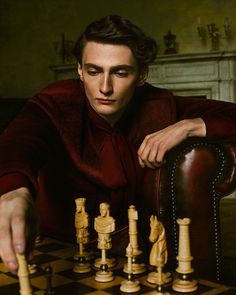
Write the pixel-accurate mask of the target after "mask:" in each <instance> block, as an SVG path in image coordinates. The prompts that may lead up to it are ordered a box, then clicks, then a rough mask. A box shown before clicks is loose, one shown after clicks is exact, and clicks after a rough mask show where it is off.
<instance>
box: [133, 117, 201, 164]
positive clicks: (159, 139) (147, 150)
mask: <svg viewBox="0 0 236 295" xmlns="http://www.w3.org/2000/svg"><path fill="white" fill-rule="evenodd" d="M192 136H198V137H205V136H206V125H205V122H204V121H203V119H201V118H196V119H184V120H181V121H179V122H176V123H175V124H173V125H170V126H168V127H166V128H164V129H162V130H160V131H157V132H154V133H151V134H149V135H147V136H146V137H145V138H144V141H143V142H142V144H141V146H140V148H139V150H138V160H139V164H140V166H141V167H143V168H144V167H145V166H146V167H149V168H153V169H154V168H157V167H160V166H161V165H162V164H163V162H164V156H165V154H166V152H168V151H169V150H171V149H172V148H173V147H175V146H177V145H178V144H180V143H181V142H182V141H184V140H185V139H186V138H188V137H192Z"/></svg>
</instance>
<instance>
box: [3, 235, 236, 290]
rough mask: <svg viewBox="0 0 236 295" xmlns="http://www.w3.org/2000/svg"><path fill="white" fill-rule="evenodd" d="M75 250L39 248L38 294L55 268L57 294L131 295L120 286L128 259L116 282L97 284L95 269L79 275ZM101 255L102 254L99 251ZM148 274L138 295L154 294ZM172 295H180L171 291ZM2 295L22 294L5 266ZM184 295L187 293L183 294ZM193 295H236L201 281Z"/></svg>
mask: <svg viewBox="0 0 236 295" xmlns="http://www.w3.org/2000/svg"><path fill="white" fill-rule="evenodd" d="M74 252H75V247H74V246H72V245H70V244H65V243H61V242H59V241H56V240H53V239H49V238H46V239H44V240H43V241H42V242H41V243H40V244H38V245H37V246H36V248H35V253H34V262H35V264H37V266H38V268H37V271H36V273H35V274H32V275H30V280H31V285H32V289H33V292H34V294H35V295H45V290H46V288H47V279H46V277H45V272H44V270H45V268H46V267H47V266H49V265H50V266H51V267H52V268H53V275H52V288H53V291H54V294H55V295H67V294H69V295H78V294H88V295H109V294H113V295H116V294H128V293H123V292H121V291H120V284H121V282H122V281H123V280H125V279H126V274H124V273H123V265H124V263H125V261H126V260H125V258H121V257H120V258H119V259H118V262H119V263H118V264H117V266H116V267H115V268H114V269H113V273H114V275H115V279H114V280H113V281H112V282H109V283H99V282H96V281H95V279H94V277H95V270H94V269H93V270H92V271H91V272H90V273H87V274H77V273H75V272H73V266H74V261H73V256H74ZM98 253H99V252H98ZM146 278H147V274H144V275H137V276H136V279H138V280H139V281H140V286H141V290H140V291H139V292H138V293H136V294H146V295H154V294H156V292H155V286H154V285H151V284H149V283H148V282H147V280H146ZM168 291H169V292H170V294H174V295H179V294H180V293H177V292H174V291H172V290H171V286H170V288H169V290H168ZM0 294H3V295H5V294H6V295H17V294H19V282H18V279H17V277H16V276H14V275H12V274H11V273H9V272H8V270H7V269H6V268H5V267H4V265H3V263H2V262H1V263H0ZM182 294H183V293H182ZM189 294H191V295H203V294H204V295H214V294H225V295H233V294H234V295H235V294H236V290H233V289H231V288H229V287H226V286H224V285H220V284H216V283H212V282H209V281H205V280H199V288H198V290H197V291H196V292H192V293H189Z"/></svg>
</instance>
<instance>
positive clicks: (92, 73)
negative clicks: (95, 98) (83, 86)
mask: <svg viewBox="0 0 236 295" xmlns="http://www.w3.org/2000/svg"><path fill="white" fill-rule="evenodd" d="M98 73H99V71H97V70H94V69H91V70H88V74H89V75H90V76H96V75H97V74H98Z"/></svg>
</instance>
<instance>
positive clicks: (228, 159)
mask: <svg viewBox="0 0 236 295" xmlns="http://www.w3.org/2000/svg"><path fill="white" fill-rule="evenodd" d="M235 159H236V142H216V141H214V142H213V141H208V140H206V139H199V138H192V139H189V140H187V141H185V142H184V143H182V144H181V145H179V146H178V147H177V148H175V149H173V150H172V151H171V152H170V153H169V154H168V157H167V163H166V165H165V166H163V167H162V168H161V169H158V170H150V169H147V170H146V171H145V175H144V179H143V184H144V185H143V187H144V189H143V191H142V197H141V200H140V206H141V211H142V221H143V220H144V222H143V224H142V226H143V227H146V230H145V229H144V228H143V230H142V232H143V235H144V240H147V239H148V236H147V234H146V236H145V232H147V226H148V222H149V217H150V215H151V214H154V213H155V214H157V215H158V216H159V218H160V220H161V221H162V222H163V223H164V225H165V227H166V232H167V241H168V245H169V253H170V255H169V256H170V258H169V260H170V264H171V266H172V267H174V268H175V267H176V266H175V265H174V263H175V262H176V259H175V257H176V255H177V253H178V226H177V223H176V219H177V218H183V217H189V218H191V226H190V230H191V232H190V237H191V251H192V255H193V257H194V261H193V266H194V268H195V269H196V273H197V275H200V276H204V277H208V278H211V279H218V280H220V279H221V241H220V217H219V200H220V198H221V197H223V196H226V195H228V194H230V193H231V192H233V190H235V188H236V170H235V165H236V164H235V162H236V161H235Z"/></svg>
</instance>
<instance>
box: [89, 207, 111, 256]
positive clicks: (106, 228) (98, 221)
mask: <svg viewBox="0 0 236 295" xmlns="http://www.w3.org/2000/svg"><path fill="white" fill-rule="evenodd" d="M99 209H100V214H101V215H99V216H97V217H96V218H95V220H94V229H95V230H96V232H97V233H98V249H104V250H108V249H111V248H112V243H111V237H110V234H111V233H112V232H114V231H115V219H114V218H113V217H112V216H110V205H109V204H108V203H105V202H104V203H101V204H100V206H99Z"/></svg>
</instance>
